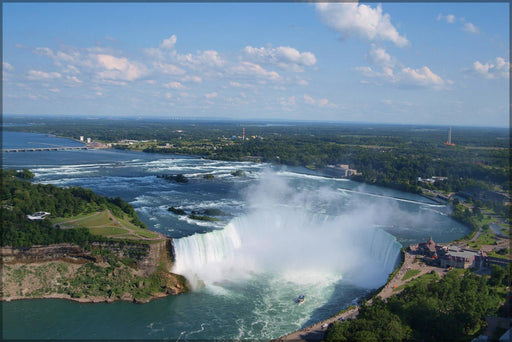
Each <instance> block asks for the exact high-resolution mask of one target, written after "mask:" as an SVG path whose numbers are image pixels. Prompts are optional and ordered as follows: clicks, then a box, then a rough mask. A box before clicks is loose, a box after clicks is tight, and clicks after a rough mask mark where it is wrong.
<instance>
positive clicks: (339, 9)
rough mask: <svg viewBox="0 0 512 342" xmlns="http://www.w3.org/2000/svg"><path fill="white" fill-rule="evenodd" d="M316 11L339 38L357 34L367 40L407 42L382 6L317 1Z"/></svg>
mask: <svg viewBox="0 0 512 342" xmlns="http://www.w3.org/2000/svg"><path fill="white" fill-rule="evenodd" d="M316 11H317V13H318V14H319V16H320V18H321V19H322V21H323V22H324V23H325V24H326V25H327V27H329V28H330V29H331V30H333V31H335V32H337V33H339V34H340V36H341V38H349V37H353V36H357V37H360V38H364V39H366V40H369V41H390V42H392V43H394V44H395V45H397V46H400V47H403V46H406V45H407V44H409V41H408V40H407V38H405V37H404V36H401V35H400V34H399V33H398V31H397V30H396V28H395V27H394V26H393V24H391V19H390V16H389V14H387V13H383V11H382V6H381V5H378V6H377V7H376V8H372V7H370V6H368V5H363V4H358V3H318V4H316Z"/></svg>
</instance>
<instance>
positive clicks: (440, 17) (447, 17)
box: [437, 13, 457, 24]
mask: <svg viewBox="0 0 512 342" xmlns="http://www.w3.org/2000/svg"><path fill="white" fill-rule="evenodd" d="M440 20H444V21H446V22H447V23H448V24H453V23H455V21H456V20H457V18H456V17H455V16H454V15H453V14H447V15H442V14H441V13H439V15H438V16H437V21H440Z"/></svg>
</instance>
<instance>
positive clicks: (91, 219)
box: [52, 210, 158, 239]
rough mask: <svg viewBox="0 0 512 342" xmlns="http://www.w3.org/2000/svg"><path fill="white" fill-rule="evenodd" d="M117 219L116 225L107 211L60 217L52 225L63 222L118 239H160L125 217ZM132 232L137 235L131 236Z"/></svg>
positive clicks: (155, 234)
mask: <svg viewBox="0 0 512 342" xmlns="http://www.w3.org/2000/svg"><path fill="white" fill-rule="evenodd" d="M115 219H116V220H117V221H119V223H114V221H113V220H112V218H111V217H110V215H109V213H108V211H106V210H105V211H102V212H100V213H98V212H94V213H89V214H82V215H78V216H74V217H58V218H55V219H53V220H52V223H54V224H59V223H60V224H62V223H63V222H67V223H64V224H63V225H65V226H71V227H73V228H77V227H85V228H87V229H89V231H90V232H91V233H92V234H95V235H101V236H113V237H114V236H115V237H116V238H128V239H130V238H131V239H137V236H138V237H139V238H148V239H155V238H158V234H157V233H154V232H152V231H150V230H147V229H142V228H140V227H137V226H135V225H134V224H133V223H131V222H129V221H128V219H126V218H125V217H123V218H120V217H116V218H115ZM123 226H124V228H123ZM130 231H132V232H133V233H134V234H135V235H132V234H130Z"/></svg>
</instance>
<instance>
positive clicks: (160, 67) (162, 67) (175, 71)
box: [153, 63, 186, 75]
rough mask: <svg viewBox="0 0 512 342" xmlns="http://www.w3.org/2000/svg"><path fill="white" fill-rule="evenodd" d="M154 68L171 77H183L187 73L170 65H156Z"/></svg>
mask: <svg viewBox="0 0 512 342" xmlns="http://www.w3.org/2000/svg"><path fill="white" fill-rule="evenodd" d="M153 67H154V68H155V69H156V70H158V71H161V72H163V73H164V74H169V75H183V74H185V73H186V72H185V70H183V69H182V68H180V67H178V66H176V65H174V64H169V63H154V64H153Z"/></svg>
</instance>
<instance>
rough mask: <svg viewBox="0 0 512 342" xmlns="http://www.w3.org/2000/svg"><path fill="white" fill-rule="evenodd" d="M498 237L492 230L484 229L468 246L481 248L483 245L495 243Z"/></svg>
mask: <svg viewBox="0 0 512 342" xmlns="http://www.w3.org/2000/svg"><path fill="white" fill-rule="evenodd" d="M495 242H496V238H495V236H494V233H493V232H492V231H491V230H484V232H482V234H480V236H479V237H478V239H476V240H475V241H471V242H469V243H468V246H469V247H471V248H475V249H480V247H481V246H482V245H494V243H495Z"/></svg>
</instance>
